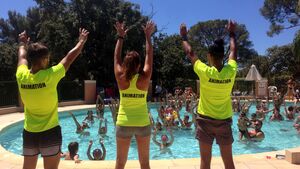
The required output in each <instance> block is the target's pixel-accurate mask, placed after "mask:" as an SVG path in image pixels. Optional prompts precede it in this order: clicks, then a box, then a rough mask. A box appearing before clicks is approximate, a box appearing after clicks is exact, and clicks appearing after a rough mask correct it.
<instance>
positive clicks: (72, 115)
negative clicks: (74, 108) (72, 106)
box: [69, 112, 81, 128]
mask: <svg viewBox="0 0 300 169" xmlns="http://www.w3.org/2000/svg"><path fill="white" fill-rule="evenodd" d="M69 114H70V115H71V117H72V118H73V120H74V122H75V124H76V126H77V128H80V127H81V125H80V124H79V122H78V121H77V119H76V117H75V116H74V114H73V113H72V112H69Z"/></svg>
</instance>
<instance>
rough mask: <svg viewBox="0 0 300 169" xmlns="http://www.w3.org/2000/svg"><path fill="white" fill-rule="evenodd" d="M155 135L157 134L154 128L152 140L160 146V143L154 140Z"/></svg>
mask: <svg viewBox="0 0 300 169" xmlns="http://www.w3.org/2000/svg"><path fill="white" fill-rule="evenodd" d="M156 136H157V131H156V130H155V131H154V133H153V137H152V141H153V142H154V144H156V145H158V146H160V145H161V144H160V143H159V142H158V141H157V140H156Z"/></svg>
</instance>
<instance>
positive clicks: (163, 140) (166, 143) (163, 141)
mask: <svg viewBox="0 0 300 169" xmlns="http://www.w3.org/2000/svg"><path fill="white" fill-rule="evenodd" d="M168 132H169V134H170V136H171V140H170V141H169V138H168V136H167V135H166V134H162V135H161V142H158V141H157V138H156V136H157V131H154V133H153V137H152V141H153V142H154V143H155V144H156V145H157V146H159V148H160V150H163V149H166V148H167V147H170V146H171V145H172V144H173V142H174V135H173V133H172V130H168Z"/></svg>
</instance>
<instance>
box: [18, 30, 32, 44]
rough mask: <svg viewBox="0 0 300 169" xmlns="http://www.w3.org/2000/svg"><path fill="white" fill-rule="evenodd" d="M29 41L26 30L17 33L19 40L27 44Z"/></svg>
mask: <svg viewBox="0 0 300 169" xmlns="http://www.w3.org/2000/svg"><path fill="white" fill-rule="evenodd" d="M29 41H30V37H28V36H27V34H26V31H23V32H22V33H20V34H19V42H20V43H24V44H28V43H29Z"/></svg>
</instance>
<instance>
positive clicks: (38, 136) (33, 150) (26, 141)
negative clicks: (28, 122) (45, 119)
mask: <svg viewBox="0 0 300 169" xmlns="http://www.w3.org/2000/svg"><path fill="white" fill-rule="evenodd" d="M61 144H62V134H61V128H60V126H56V127H54V128H52V129H49V130H46V131H43V132H37V133H33V132H29V131H26V130H25V129H24V130H23V156H35V155H38V154H41V155H42V157H49V156H55V155H57V154H58V153H60V152H61V151H60V148H61Z"/></svg>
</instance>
